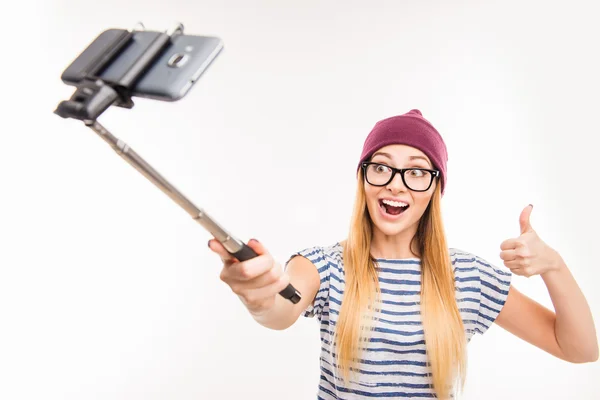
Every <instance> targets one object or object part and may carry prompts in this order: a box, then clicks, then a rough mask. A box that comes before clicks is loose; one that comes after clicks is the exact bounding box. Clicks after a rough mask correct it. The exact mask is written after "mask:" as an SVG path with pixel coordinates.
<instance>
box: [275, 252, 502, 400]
mask: <svg viewBox="0 0 600 400" xmlns="http://www.w3.org/2000/svg"><path fill="white" fill-rule="evenodd" d="M296 255H301V256H303V257H305V258H307V259H308V260H310V261H311V262H312V263H313V264H314V265H315V266H316V268H317V269H318V271H319V275H320V276H321V285H320V288H319V291H318V292H317V295H316V296H315V299H314V301H313V303H312V304H310V305H309V307H308V308H307V309H306V310H305V311H304V316H305V317H315V316H316V317H317V319H318V320H319V322H320V327H321V357H320V365H321V378H320V382H319V389H318V398H319V399H324V400H331V399H366V398H372V397H387V398H402V399H422V398H432V397H435V396H434V395H433V389H431V379H430V375H429V373H430V369H429V367H428V366H427V363H426V356H425V340H424V334H423V326H422V324H421V319H420V285H421V270H420V267H421V266H420V261H419V259H417V258H414V259H402V260H383V259H378V260H377V263H378V265H379V270H380V272H379V285H380V288H381V300H382V304H381V313H380V314H379V315H378V318H377V320H376V325H375V327H374V330H373V332H372V333H371V339H370V341H369V343H368V344H367V346H366V351H363V353H362V358H361V363H360V366H359V367H358V368H359V370H360V371H359V374H358V375H357V377H358V378H356V379H353V380H351V381H350V382H347V383H344V382H343V381H341V380H339V379H338V377H337V371H336V368H334V365H336V363H335V362H334V358H333V356H332V354H336V351H335V349H334V348H333V347H332V346H333V344H332V338H333V334H334V331H335V326H336V322H337V320H338V318H339V313H340V308H341V304H342V303H341V299H342V294H343V292H344V268H343V261H342V255H343V248H342V246H341V244H340V243H336V244H334V245H332V246H328V247H320V246H317V247H311V248H308V249H305V250H302V251H300V252H298V253H296V254H294V255H292V257H294V256H296ZM450 257H451V260H452V266H453V269H454V276H455V282H456V295H457V301H458V306H459V310H460V313H461V315H462V319H463V323H464V327H465V333H466V335H467V340H469V341H470V340H471V338H472V337H473V335H474V334H475V333H479V334H483V333H484V332H485V331H486V330H487V329H488V328H489V327H490V326H491V325H492V323H493V322H494V320H495V319H496V317H497V316H498V314H499V313H500V310H501V309H502V307H503V305H504V303H505V301H506V297H507V295H508V289H509V286H510V282H511V274H510V272H509V271H508V270H506V271H503V270H500V269H498V268H497V267H495V266H493V265H491V264H489V263H488V262H486V261H485V260H483V259H481V258H479V257H477V256H475V255H473V254H470V253H467V252H464V251H460V250H457V249H452V248H451V249H450ZM290 259H291V258H290ZM288 263H289V260H288ZM286 266H287V263H286Z"/></svg>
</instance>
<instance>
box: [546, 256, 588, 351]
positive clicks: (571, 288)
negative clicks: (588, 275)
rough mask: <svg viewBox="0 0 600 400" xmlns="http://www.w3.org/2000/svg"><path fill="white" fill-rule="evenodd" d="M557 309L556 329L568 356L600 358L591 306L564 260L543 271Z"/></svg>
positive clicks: (560, 343) (558, 338)
mask: <svg viewBox="0 0 600 400" xmlns="http://www.w3.org/2000/svg"><path fill="white" fill-rule="evenodd" d="M542 279H543V280H544V283H545V284H546V287H547V288H548V292H549V294H550V298H551V300H552V304H553V305H554V310H555V313H556V322H555V326H554V332H555V335H556V340H557V342H558V344H559V346H560V348H561V350H562V351H563V353H564V355H565V357H566V358H567V359H569V360H571V361H572V362H591V361H596V360H597V359H598V339H597V336H596V328H595V326H594V320H593V317H592V312H591V310H590V307H589V305H588V303H587V300H586V299H585V296H584V295H583V293H582V291H581V289H580V288H579V285H577V282H576V281H575V279H574V278H573V275H572V274H571V272H570V271H569V268H568V267H567V265H566V264H565V262H564V260H563V259H562V258H561V257H560V256H558V257H557V265H556V266H555V268H553V270H551V271H549V272H546V273H543V274H542Z"/></svg>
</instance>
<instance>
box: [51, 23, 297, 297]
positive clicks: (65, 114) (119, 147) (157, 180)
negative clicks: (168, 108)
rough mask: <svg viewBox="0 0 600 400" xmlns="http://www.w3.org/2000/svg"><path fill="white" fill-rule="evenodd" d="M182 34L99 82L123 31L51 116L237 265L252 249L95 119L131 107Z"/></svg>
mask: <svg viewBox="0 0 600 400" xmlns="http://www.w3.org/2000/svg"><path fill="white" fill-rule="evenodd" d="M181 33H183V25H181V24H177V25H176V26H175V27H174V28H173V29H171V30H168V31H166V32H164V33H162V34H161V35H159V36H158V38H157V39H156V40H155V41H154V43H152V44H151V45H150V47H149V48H148V50H147V51H146V52H145V53H144V54H142V56H140V58H139V59H137V60H136V61H135V62H134V63H133V64H132V66H131V68H130V69H129V71H128V72H127V73H125V74H124V75H123V76H122V77H121V78H120V79H118V80H115V81H105V80H102V79H100V78H99V77H98V76H97V74H98V72H99V71H100V70H101V69H102V68H103V67H105V66H106V65H108V63H110V62H111V61H112V60H113V59H114V58H115V56H116V55H118V54H119V52H120V51H121V50H122V49H124V48H125V47H126V46H127V45H128V44H129V43H130V40H131V39H132V37H133V31H127V30H122V32H121V35H120V36H119V37H117V38H115V39H114V40H113V42H112V43H110V44H109V45H108V46H107V47H106V48H105V49H104V50H103V53H101V54H99V55H96V56H95V57H91V60H90V61H89V63H88V65H86V66H85V67H83V68H82V71H83V72H82V75H81V80H80V81H79V82H78V84H77V89H76V91H75V93H74V94H73V95H72V96H71V98H70V99H69V100H65V101H62V102H60V104H59V105H58V107H57V109H56V110H55V111H54V113H55V114H57V115H59V116H60V117H62V118H73V119H78V120H80V121H83V122H84V124H85V125H86V126H87V127H89V128H90V129H91V130H93V131H94V132H95V133H96V134H97V135H98V136H100V137H101V138H102V139H103V140H104V141H105V142H106V143H108V144H109V145H110V146H111V147H112V148H113V150H114V151H115V152H116V153H117V154H118V155H119V156H121V158H123V159H124V160H125V161H127V162H128V163H129V164H131V165H132V166H133V167H134V168H135V169H137V170H138V171H139V172H140V173H141V174H142V175H144V176H145V177H146V178H147V179H148V180H149V181H151V182H152V183H153V184H154V185H155V186H157V187H158V188H159V189H160V190H161V191H162V192H163V193H165V194H166V195H167V196H169V197H170V198H171V199H172V200H173V201H174V202H175V203H177V204H179V206H180V207H181V208H183V209H184V210H185V211H186V212H187V213H188V214H189V215H190V216H191V217H192V218H193V219H194V220H195V221H196V222H198V223H199V224H200V225H202V226H203V227H204V228H205V229H206V230H207V231H208V232H210V233H211V234H212V235H213V236H214V238H215V239H217V240H218V241H219V242H220V243H221V244H222V245H223V247H225V249H226V250H227V251H228V252H229V253H230V254H231V255H232V256H233V257H235V258H237V259H238V260H240V261H246V260H249V259H251V258H254V257H257V254H256V252H254V250H252V248H250V247H248V246H247V245H246V244H245V243H244V242H242V241H241V240H239V239H237V238H235V237H234V236H233V235H231V234H230V233H229V232H227V231H226V230H225V229H224V228H223V227H222V226H220V225H219V224H218V223H217V222H216V221H215V220H213V219H212V218H211V217H210V216H209V215H208V214H207V213H206V211H204V210H203V209H201V208H198V207H196V206H195V205H194V204H193V203H192V202H191V201H190V200H188V199H187V198H186V197H185V196H184V195H183V194H182V193H181V192H180V191H179V190H177V189H176V188H175V187H174V186H173V185H172V184H171V183H169V181H167V180H166V179H165V178H164V177H163V176H161V175H160V174H159V173H158V172H157V171H156V170H155V169H154V168H152V166H151V165H150V164H148V163H147V162H146V161H145V160H144V159H143V158H142V157H141V156H140V155H139V154H137V153H136V152H135V151H134V150H133V149H132V148H131V147H129V146H128V145H127V143H125V142H123V141H122V140H121V139H119V138H117V137H115V136H114V135H113V134H111V133H110V132H109V131H108V130H107V129H106V128H105V127H104V126H102V125H101V124H100V123H99V122H98V121H97V118H98V117H99V116H100V115H101V114H102V113H103V112H104V111H105V110H106V109H108V108H109V107H110V106H111V105H114V106H117V107H123V108H132V107H133V105H134V104H133V101H132V99H131V94H130V91H131V89H132V87H133V85H134V83H135V82H136V80H137V78H139V77H140V76H141V75H142V74H143V73H144V71H145V70H146V68H147V66H149V65H151V63H152V62H153V61H154V60H155V59H156V58H157V56H158V55H160V54H161V52H162V51H163V50H164V49H165V48H166V46H167V45H168V44H169V43H170V41H171V38H172V37H173V36H174V35H176V34H181ZM279 294H280V295H281V296H282V297H284V298H285V299H287V300H289V301H291V302H292V303H294V304H297V303H298V302H299V301H300V299H301V298H302V296H301V294H300V292H298V290H296V288H294V286H292V284H289V285H288V286H287V287H286V288H285V289H284V290H282V291H281V292H279Z"/></svg>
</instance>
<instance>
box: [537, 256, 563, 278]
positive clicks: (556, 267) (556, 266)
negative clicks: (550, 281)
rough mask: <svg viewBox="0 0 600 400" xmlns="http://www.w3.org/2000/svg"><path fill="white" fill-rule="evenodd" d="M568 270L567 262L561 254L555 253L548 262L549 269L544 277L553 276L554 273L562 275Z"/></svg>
mask: <svg viewBox="0 0 600 400" xmlns="http://www.w3.org/2000/svg"><path fill="white" fill-rule="evenodd" d="M566 270H567V264H566V263H565V261H564V260H563V258H562V257H561V256H560V254H558V253H555V256H554V257H552V259H551V260H550V261H549V263H548V270H547V271H546V272H544V273H543V274H542V278H548V277H552V276H554V275H561V274H562V273H563V272H564V271H566Z"/></svg>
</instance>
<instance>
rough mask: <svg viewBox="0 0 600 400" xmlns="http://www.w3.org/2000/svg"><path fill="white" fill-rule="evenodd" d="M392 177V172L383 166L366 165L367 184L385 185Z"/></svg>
mask: <svg viewBox="0 0 600 400" xmlns="http://www.w3.org/2000/svg"><path fill="white" fill-rule="evenodd" d="M390 176H392V170H391V169H390V168H389V167H386V166H385V165H377V164H369V165H367V182H369V183H370V184H371V185H385V184H386V183H387V182H388V181H389V180H390Z"/></svg>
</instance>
